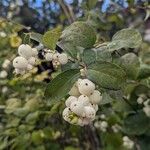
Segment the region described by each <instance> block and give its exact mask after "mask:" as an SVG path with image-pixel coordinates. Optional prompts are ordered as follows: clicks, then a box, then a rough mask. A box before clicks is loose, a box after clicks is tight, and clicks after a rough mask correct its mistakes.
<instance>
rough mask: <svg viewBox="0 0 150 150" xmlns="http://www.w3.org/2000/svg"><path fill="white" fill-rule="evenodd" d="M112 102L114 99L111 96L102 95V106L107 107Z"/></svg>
mask: <svg viewBox="0 0 150 150" xmlns="http://www.w3.org/2000/svg"><path fill="white" fill-rule="evenodd" d="M112 101H114V99H112V98H111V97H110V96H109V94H107V93H106V92H105V93H103V95H102V100H101V101H100V105H105V104H108V103H111V102H112Z"/></svg>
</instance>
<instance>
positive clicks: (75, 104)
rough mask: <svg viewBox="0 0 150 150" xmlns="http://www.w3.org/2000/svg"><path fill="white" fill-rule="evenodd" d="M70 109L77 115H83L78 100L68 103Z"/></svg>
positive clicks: (82, 107) (82, 109)
mask: <svg viewBox="0 0 150 150" xmlns="http://www.w3.org/2000/svg"><path fill="white" fill-rule="evenodd" d="M70 109H71V111H72V112H74V113H75V114H76V115H78V116H83V114H84V106H83V105H82V103H80V102H79V101H76V102H72V103H71V105H70Z"/></svg>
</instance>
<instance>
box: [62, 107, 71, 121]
mask: <svg viewBox="0 0 150 150" xmlns="http://www.w3.org/2000/svg"><path fill="white" fill-rule="evenodd" d="M70 114H71V111H70V110H69V108H65V109H64V111H63V113H62V116H63V118H64V120H65V121H70V119H69V115H70Z"/></svg>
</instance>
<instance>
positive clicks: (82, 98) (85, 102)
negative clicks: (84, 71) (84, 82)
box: [78, 95, 90, 106]
mask: <svg viewBox="0 0 150 150" xmlns="http://www.w3.org/2000/svg"><path fill="white" fill-rule="evenodd" d="M78 101H80V102H81V103H82V105H83V106H88V105H89V104H90V101H89V98H88V97H87V96H86V95H81V96H79V98H78Z"/></svg>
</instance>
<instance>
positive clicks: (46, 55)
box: [45, 53, 53, 61]
mask: <svg viewBox="0 0 150 150" xmlns="http://www.w3.org/2000/svg"><path fill="white" fill-rule="evenodd" d="M45 59H46V60H47V61H52V60H53V53H46V54H45Z"/></svg>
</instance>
